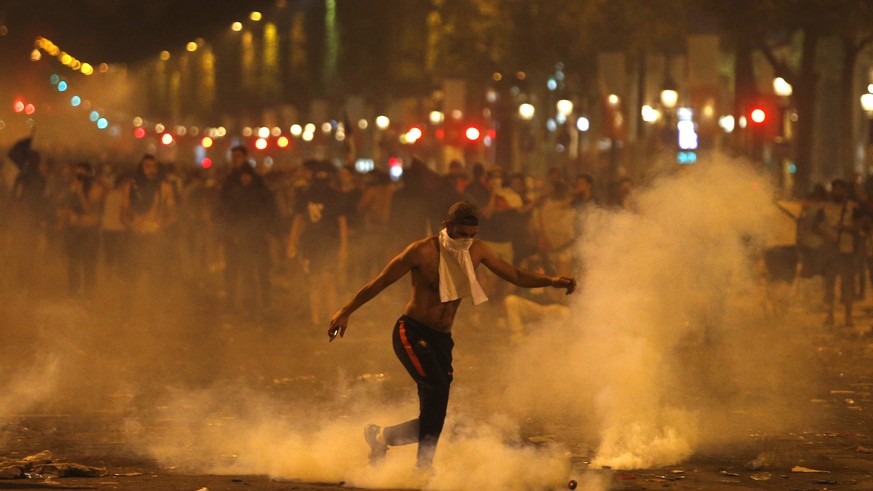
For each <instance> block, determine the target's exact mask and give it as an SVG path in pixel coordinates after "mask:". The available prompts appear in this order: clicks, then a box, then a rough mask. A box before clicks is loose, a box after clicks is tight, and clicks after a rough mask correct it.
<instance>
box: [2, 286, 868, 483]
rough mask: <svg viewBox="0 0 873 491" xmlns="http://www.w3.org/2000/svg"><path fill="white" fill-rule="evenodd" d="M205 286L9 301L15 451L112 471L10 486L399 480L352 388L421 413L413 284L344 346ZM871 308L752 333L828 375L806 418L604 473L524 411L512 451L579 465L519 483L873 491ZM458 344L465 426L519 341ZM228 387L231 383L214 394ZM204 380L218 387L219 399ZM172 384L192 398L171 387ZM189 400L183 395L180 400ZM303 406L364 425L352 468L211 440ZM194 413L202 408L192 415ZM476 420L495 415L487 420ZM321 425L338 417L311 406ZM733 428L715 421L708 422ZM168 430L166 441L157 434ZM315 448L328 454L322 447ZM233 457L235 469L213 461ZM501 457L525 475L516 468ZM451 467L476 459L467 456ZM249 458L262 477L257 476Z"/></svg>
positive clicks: (402, 463) (811, 394) (800, 407)
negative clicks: (117, 304)
mask: <svg viewBox="0 0 873 491" xmlns="http://www.w3.org/2000/svg"><path fill="white" fill-rule="evenodd" d="M107 295H108V294H107ZM197 295H200V297H198V299H199V301H203V302H201V303H199V304H198V305H201V307H197V308H189V307H185V308H179V307H178V306H170V305H167V304H163V307H164V308H159V307H156V305H161V304H150V305H149V306H139V307H137V306H134V307H132V309H131V310H124V311H119V310H116V309H114V308H113V307H112V305H113V304H112V301H111V299H112V297H111V295H108V296H106V297H102V298H101V300H100V301H98V302H92V303H90V304H87V305H82V304H80V303H76V302H70V301H64V300H56V301H51V302H49V301H44V300H41V301H33V300H27V299H11V300H9V301H7V302H6V304H5V305H4V306H3V314H4V315H3V317H2V318H3V321H0V322H2V324H3V327H4V341H5V342H4V343H3V345H2V346H0V355H2V357H0V368H2V369H3V374H4V375H3V377H2V382H3V384H5V385H6V387H7V391H6V393H7V395H5V396H3V397H2V399H3V401H2V403H0V415H2V416H0V456H2V458H0V460H2V459H20V458H23V457H26V456H28V455H33V454H35V453H37V452H40V451H43V450H49V451H50V452H51V453H52V455H53V456H54V458H55V460H56V461H59V462H68V463H79V464H83V465H88V466H96V467H101V468H105V469H106V475H104V476H102V477H87V478H79V477H58V478H45V476H32V477H31V478H25V479H0V489H29V488H46V487H49V488H70V489H123V490H185V491H195V490H202V489H208V490H212V491H214V490H292V489H293V490H332V489H356V487H355V485H358V487H366V488H370V489H374V488H375V489H391V486H384V485H379V484H378V483H380V481H379V479H375V480H374V479H368V478H361V477H360V476H362V475H363V474H361V473H362V472H365V471H360V472H358V470H357V469H359V468H366V467H367V466H366V449H365V447H364V443H363V441H362V439H360V437H359V432H358V428H359V427H360V425H359V423H360V422H361V421H362V420H359V418H357V417H356V416H355V413H357V412H366V409H365V408H363V407H361V406H356V405H355V404H354V397H355V394H361V393H375V394H377V395H378V397H377V399H378V400H380V401H389V402H394V403H396V405H397V407H398V408H399V409H398V411H397V412H398V415H397V417H401V416H406V415H410V412H412V413H414V403H415V401H414V394H413V393H412V391H413V388H412V386H411V384H410V382H409V380H408V379H407V378H406V375H405V374H404V373H403V372H401V371H400V367H399V364H397V362H396V360H395V359H394V358H393V353H391V351H390V337H389V333H390V327H391V324H392V323H393V319H394V317H395V316H396V315H397V305H399V303H398V298H400V295H393V294H390V293H389V294H387V295H386V297H387V298H386V299H384V300H383V301H381V303H377V304H376V305H375V306H374V307H373V308H372V310H370V311H369V313H368V314H366V315H362V316H361V317H360V318H359V319H358V322H357V324H355V326H354V329H355V330H354V331H350V332H349V333H348V336H347V337H346V338H345V339H341V340H338V341H336V342H335V343H327V340H326V335H325V330H326V326H310V325H308V324H307V323H305V322H302V321H299V319H300V318H301V317H302V315H303V314H302V312H303V310H302V306H301V305H300V303H299V302H298V303H296V304H295V303H294V302H290V303H287V304H282V305H281V306H279V307H278V308H276V309H275V310H274V311H272V312H270V313H268V314H267V315H260V314H259V313H255V314H251V313H240V312H234V311H232V310H230V309H227V308H225V307H223V306H222V305H221V304H222V300H221V297H220V296H218V295H214V292H210V291H201V292H200V293H198V294H197ZM204 298H209V299H211V300H210V301H208V302H207V301H205V300H204ZM186 305H191V304H186ZM203 305H206V307H203ZM171 307H172V308H171ZM863 307H864V306H863V305H862V308H860V309H858V314H857V316H856V326H857V327H855V328H854V329H849V328H842V327H837V328H823V327H822V326H821V325H820V320H821V318H822V316H821V315H820V314H819V313H810V312H807V311H804V310H803V309H793V310H792V311H790V312H789V313H788V314H787V316H786V318H785V319H784V320H783V321H780V322H784V323H785V324H787V325H789V326H791V327H790V329H789V330H788V331H780V334H779V336H776V337H775V338H774V337H773V336H762V337H761V338H757V339H756V338H750V339H748V342H749V343H751V344H754V343H774V342H784V343H790V344H791V345H792V346H793V347H794V348H796V349H795V350H794V351H793V352H794V353H798V354H799V355H798V356H800V357H801V358H802V363H803V364H804V365H806V366H807V367H808V368H810V370H811V371H814V373H815V374H816V376H815V377H814V380H809V383H804V384H803V390H799V389H798V390H797V391H796V392H795V394H794V396H792V395H791V393H789V394H788V396H787V397H788V400H787V401H785V403H786V404H789V405H791V406H792V407H794V409H796V412H797V413H799V414H800V415H801V416H800V417H798V418H796V419H795V420H793V421H791V422H790V423H786V424H780V425H776V426H772V427H771V426H768V425H767V424H766V423H763V422H762V421H766V420H765V419H752V420H751V421H752V422H751V423H748V422H746V421H745V420H744V418H745V415H744V414H743V411H742V409H740V410H738V411H735V412H734V413H732V414H733V416H734V417H733V418H730V419H729V420H727V421H725V422H724V423H723V424H724V425H725V427H724V428H723V431H724V434H725V438H723V439H721V440H719V439H717V438H716V439H712V438H710V439H708V440H707V441H706V442H704V443H702V444H701V445H699V446H698V447H697V448H695V449H694V451H693V452H692V453H691V455H690V456H689V457H687V458H685V459H683V460H682V461H681V462H679V463H676V464H675V465H670V466H661V467H657V468H651V469H645V470H639V469H604V468H597V469H594V468H592V467H593V466H592V465H591V464H590V461H591V459H592V458H593V457H594V453H595V449H596V447H597V444H598V441H597V440H598V437H597V435H587V436H585V437H579V436H578V434H577V433H574V432H570V431H564V430H563V429H562V427H561V423H556V422H555V421H551V422H544V421H524V422H523V423H522V424H520V425H518V426H517V427H516V430H517V433H518V434H517V440H516V441H515V443H514V444H513V446H512V448H513V450H512V451H513V452H515V451H516V450H517V449H520V450H518V451H519V452H522V454H521V455H522V460H524V459H525V458H526V457H524V456H526V455H529V454H527V453H524V452H527V451H528V450H531V451H535V450H536V449H538V448H542V447H543V446H544V445H545V446H548V445H552V444H554V445H558V446H560V447H561V448H563V449H565V452H564V453H563V454H562V455H563V456H564V460H565V462H564V463H563V464H559V465H558V468H559V469H563V471H564V473H563V474H559V475H553V476H550V477H549V478H548V479H544V480H542V481H536V480H535V479H534V480H524V481H519V482H518V483H519V484H518V487H517V489H566V488H567V482H568V480H569V479H575V480H577V481H578V483H579V487H578V488H577V489H592V490H596V489H617V490H621V489H628V490H630V489H664V488H671V489H707V490H709V489H712V490H719V489H780V490H784V489H792V490H821V489H853V490H854V489H873V440H871V428H873V420H871V413H873V404H871V403H873V395H871V392H873V338H868V337H867V336H866V333H867V331H869V327H870V325H871V323H873V316H871V315H870V314H869V310H865V309H864V308H863ZM866 307H869V305H866ZM138 309H140V310H138ZM143 312H146V313H143ZM477 322H479V323H481V322H482V319H481V318H479V317H476V316H473V314H470V313H469V312H468V313H466V314H464V315H463V316H462V317H461V318H460V319H459V325H462V326H475V325H477V324H476V323H477ZM786 333H787V335H786ZM774 339H777V340H780V339H781V340H782V341H774ZM456 342H457V347H456V363H455V365H456V366H455V369H456V372H458V373H460V374H462V376H458V377H457V378H456V382H455V386H454V387H453V391H454V392H453V398H455V399H453V402H452V404H451V405H450V415H449V420H450V422H449V425H450V426H451V428H452V430H451V431H452V433H453V434H458V433H463V431H464V428H463V426H462V425H460V424H457V422H455V423H453V422H452V420H458V419H460V414H463V413H464V411H465V410H467V409H470V407H472V406H474V405H475V404H474V402H475V401H476V398H477V397H479V396H480V395H481V396H482V397H484V395H485V394H488V393H489V392H493V391H494V389H493V388H492V387H489V386H488V385H487V384H483V383H482V381H483V380H490V377H489V370H490V369H491V368H490V367H489V360H490V359H491V358H492V357H494V356H496V354H497V353H500V352H502V351H506V350H507V349H508V346H509V345H508V344H507V343H509V341H508V340H507V339H505V338H504V337H503V336H495V335H494V334H493V332H489V331H487V330H477V329H466V330H464V331H460V330H459V331H458V332H457V333H456ZM156 343H157V344H156ZM774 346H775V345H774ZM774 352H775V351H774ZM362 353H363V355H362ZM62 355H64V356H62ZM760 375H761V376H762V377H766V376H767V374H766V373H762V374H760ZM804 377H806V375H804ZM231 382H232V383H231ZM338 384H339V385H342V389H341V390H340V389H337V387H336V386H337V385H338ZM227 386H232V387H233V389H232V390H217V389H216V387H227ZM180 387H181V388H182V389H179V388H180ZM238 387H245V388H238ZM204 388H208V389H209V390H210V391H212V392H211V393H212V394H213V397H211V398H209V399H208V400H206V399H204V398H203V397H204V396H203V394H204ZM173 390H175V391H176V392H175V395H176V396H177V397H175V398H169V397H167V393H169V392H172V391H173ZM215 392H218V393H219V396H218V397H214V393H215ZM338 393H340V394H346V396H340V397H338V396H337V394H338ZM349 394H351V396H349ZM492 395H493V394H492ZM741 395H742V396H744V397H748V398H749V399H750V400H752V399H754V398H755V397H756V394H741ZM266 399H268V400H270V401H272V402H271V404H274V405H273V406H270V407H269V408H266V409H265V408H264V407H262V406H261V404H260V403H261V402H262V401H263V400H266ZM180 400H181V401H185V402H183V403H181V404H179V403H178V401H180ZM301 400H302V401H305V403H303V405H305V406H306V407H308V408H317V410H318V411H319V412H326V413H331V414H336V415H337V416H336V418H335V419H336V420H337V421H338V424H339V425H340V426H339V428H340V430H343V431H344V430H345V429H347V428H355V431H354V435H353V436H350V437H348V438H347V440H345V439H344V440H343V443H342V445H338V446H331V445H330V444H325V445H327V446H326V447H325V448H330V449H332V450H331V451H332V452H346V453H344V454H343V455H342V461H343V467H342V468H341V469H339V470H338V471H337V472H336V473H334V474H333V475H334V476H336V477H337V479H336V480H334V479H316V478H313V477H312V475H311V473H307V472H305V471H304V470H301V469H307V468H320V467H319V466H322V465H323V464H322V463H321V462H317V461H312V462H310V461H306V460H301V459H302V458H301V457H300V455H296V456H295V457H294V459H296V462H303V463H299V464H295V465H297V467H294V466H291V467H283V466H282V464H281V462H282V461H283V456H282V452H284V451H287V450H288V448H291V447H290V444H289V446H288V447H276V446H275V444H274V442H276V441H277V440H276V439H273V438H271V435H269V433H272V432H276V431H278V432H281V431H283V429H287V428H289V427H291V428H296V427H297V426H295V425H293V424H292V425H291V426H281V425H279V426H276V427H273V426H265V427H264V428H263V429H262V430H261V431H262V433H266V434H267V435H266V436H265V435H261V436H262V437H263V439H262V440H260V441H254V442H244V444H243V443H240V446H243V447H246V448H248V449H249V450H252V449H257V452H263V454H261V456H260V458H262V459H264V460H265V461H267V460H269V461H271V462H274V463H275V462H279V464H274V467H273V468H270V466H259V465H248V466H245V465H238V464H239V460H241V459H242V457H241V455H239V454H238V453H236V451H234V452H231V451H229V450H227V451H226V449H225V448H224V447H222V448H219V449H217V450H214V452H213V451H212V450H210V451H208V452H207V451H204V450H202V449H201V448H200V447H198V446H197V443H198V442H199V441H201V440H203V439H206V438H208V437H209V435H212V434H213V433H211V432H213V431H215V429H216V428H219V430H220V433H222V434H224V435H225V436H229V437H230V438H229V439H230V440H234V437H236V436H239V438H240V439H242V438H243V435H244V434H246V431H244V430H243V429H241V428H246V425H247V424H248V421H249V420H247V419H246V418H244V417H243V416H241V415H244V414H245V415H250V414H251V413H253V412H258V413H259V412H262V411H263V412H265V413H267V414H269V416H268V417H266V418H265V419H266V420H271V418H272V419H275V420H285V419H289V416H288V414H295V415H296V416H292V417H290V419H295V421H296V424H298V425H302V426H306V425H307V422H306V418H307V416H303V413H299V414H298V413H297V412H295V411H297V410H296V409H288V408H290V407H299V405H300V404H301V403H300V401H301ZM455 401H457V402H455ZM471 401H473V402H471ZM256 402H257V404H256ZM686 402H687V401H686ZM295 404H297V406H294V405H295ZM256 405H257V406H258V408H257V409H253V407H254V406H256ZM198 407H199V409H197V408H198ZM276 408H283V409H281V410H276ZM286 410H287V411H288V413H284V412H283V411H286ZM192 412H196V413H197V415H198V416H197V417H194V418H192V417H189V416H190V414H191V413H192ZM400 413H402V414H400ZM204 415H207V416H204ZM476 417H477V418H481V419H483V420H485V421H490V420H489V419H488V418H489V416H488V414H479V415H477V416H476ZM222 418H223V419H222ZM329 419H330V418H329ZM313 421H323V419H319V418H314V417H313ZM259 424H260V423H259ZM283 424H285V423H283ZM288 424H290V423H288ZM314 424H320V423H314ZM567 424H569V423H567ZM277 428H278V429H277ZM720 430H722V429H721V428H708V431H709V432H710V433H713V432H718V431H720ZM303 433H305V432H303ZM157 434H160V435H161V436H162V437H164V438H162V439H161V440H160V441H158V439H156V438H155V435H157ZM306 434H310V433H306ZM246 438H248V436H246ZM337 438H344V437H337ZM486 441H487V440H486ZM192 442H193V443H192ZM261 442H263V443H261ZM271 442H272V443H271ZM237 443H239V442H237ZM298 443H299V442H298ZM189 444H190V446H189ZM222 444H224V443H222ZM231 447H233V446H229V447H228V448H231ZM233 448H236V447H233ZM306 448H309V449H312V450H311V451H312V452H313V453H316V452H317V451H318V450H317V449H319V448H321V447H319V446H317V445H314V444H313V445H312V446H309V447H306ZM442 448H443V447H442V446H441V449H442ZM451 448H460V447H458V446H455V447H451ZM475 454H476V452H473V453H472V454H471V455H475ZM508 455H511V456H512V457H513V458H515V456H516V454H508ZM530 455H533V454H530ZM310 457H311V456H310ZM389 457H391V458H393V459H394V461H393V464H392V465H393V467H391V469H390V472H392V473H395V474H396V473H397V472H398V471H397V470H396V469H397V468H401V467H402V468H406V467H411V465H412V463H413V460H414V454H411V453H409V452H407V453H398V454H397V456H396V457H395V456H394V455H391V454H389ZM223 459H226V460H227V461H228V462H229V464H228V465H218V464H216V465H211V466H204V465H203V463H204V461H213V462H212V463H215V462H214V461H218V460H223ZM468 459H469V457H468ZM438 460H439V457H438ZM222 464H223V463H222ZM473 464H474V462H473V461H472V460H470V465H471V466H472V465H473ZM499 465H505V466H506V467H505V470H506V472H507V473H511V472H512V467H513V466H515V465H518V461H517V460H507V461H506V462H505V463H504V464H498V466H499ZM562 465H563V466H564V467H562ZM453 466H454V467H456V468H457V467H462V466H463V462H461V464H460V465H459V463H458V462H453ZM252 469H254V470H256V471H257V472H243V471H245V470H252ZM295 469H296V470H295ZM812 471H816V472H812ZM295 472H299V476H295V475H294V473H295ZM367 472H372V471H367ZM458 472H459V473H460V474H463V473H464V470H463V469H460V470H459V471H458ZM525 472H529V471H525ZM307 474H310V475H307ZM317 474H318V473H316V475H317ZM343 474H349V475H350V476H351V479H348V480H346V479H344V476H343ZM321 475H331V472H326V473H322V474H321ZM356 476H357V477H356ZM471 476H472V474H471ZM476 479H478V478H476V477H471V478H470V480H469V481H468V482H467V484H466V485H465V484H464V482H465V481H463V480H453V481H443V484H442V485H439V484H437V485H436V486H437V487H442V489H463V488H466V489H484V488H491V489H516V486H514V485H513V483H512V481H510V482H507V481H505V480H501V479H500V476H499V475H497V474H495V479H494V481H493V486H491V485H488V484H487V482H488V481H487V480H486V481H484V482H485V483H486V484H485V485H483V484H482V482H483V481H477V480H476ZM318 481H327V482H318ZM389 481H390V482H399V483H401V485H400V486H397V488H408V487H410V486H409V485H407V484H405V483H409V482H410V481H408V480H403V479H399V480H395V481H391V480H389ZM381 482H383V483H384V482H385V481H381ZM372 483H377V484H376V485H373V484H372ZM446 483H449V484H446ZM477 483H478V484H477ZM468 486H469V487H468Z"/></svg>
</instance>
